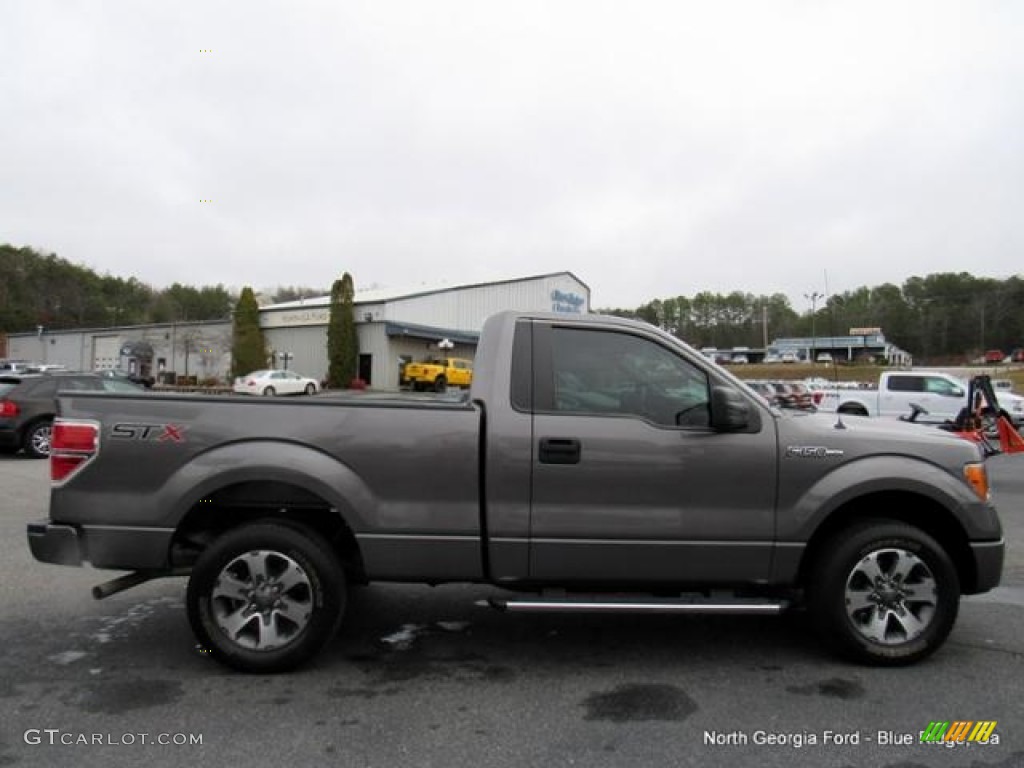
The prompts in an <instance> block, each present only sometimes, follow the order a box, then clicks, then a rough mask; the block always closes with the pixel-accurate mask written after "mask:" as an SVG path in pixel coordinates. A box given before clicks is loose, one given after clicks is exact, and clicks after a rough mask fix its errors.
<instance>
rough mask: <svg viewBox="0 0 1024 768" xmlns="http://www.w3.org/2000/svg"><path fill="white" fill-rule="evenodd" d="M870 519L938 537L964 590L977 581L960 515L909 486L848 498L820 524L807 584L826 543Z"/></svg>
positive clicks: (809, 551)
mask: <svg viewBox="0 0 1024 768" xmlns="http://www.w3.org/2000/svg"><path fill="white" fill-rule="evenodd" d="M866 520H880V521H886V522H900V523H905V524H907V525H911V526H914V527H915V528H919V529H920V530H922V531H924V532H925V533H927V534H928V535H929V536H931V537H932V538H933V539H935V540H936V541H937V542H938V543H939V545H940V546H941V547H942V548H943V549H944V550H945V551H946V553H947V554H948V555H949V557H950V559H951V560H952V561H953V565H954V566H955V567H956V570H957V576H958V578H959V580H960V584H961V588H962V591H963V592H970V591H971V590H972V589H973V587H974V585H975V584H976V583H977V578H978V574H977V569H976V566H975V562H974V558H973V557H972V555H971V548H970V544H969V540H968V535H967V531H966V530H965V529H964V527H963V525H962V524H961V523H960V521H959V520H957V518H956V516H955V515H954V514H953V513H952V512H951V511H950V510H949V509H948V508H947V507H945V506H944V505H942V504H941V503H940V502H938V501H936V500H935V499H932V498H929V497H927V496H923V495H921V494H918V493H914V492H911V491H905V490H886V491H875V492H872V493H868V494H865V495H863V496H858V497H857V498H854V499H850V500H847V501H846V502H844V503H843V504H842V505H840V506H838V507H837V508H836V509H834V510H833V511H832V512H831V513H830V514H829V515H828V517H827V518H825V520H823V521H822V523H821V524H820V525H819V526H818V527H817V529H816V530H815V531H814V533H813V534H812V535H811V537H810V539H809V540H808V541H807V545H806V547H805V548H804V551H803V556H802V557H801V560H800V566H799V570H798V575H797V580H798V583H799V584H800V585H801V586H805V585H806V583H807V579H808V577H809V576H810V573H811V572H812V570H813V566H814V562H815V558H816V557H817V555H818V553H819V552H821V551H822V549H823V547H824V545H825V544H826V543H827V542H829V541H831V540H833V539H834V538H836V537H837V536H838V535H840V533H841V532H842V531H843V530H846V529H849V528H850V527H852V526H854V525H856V524H857V523H860V522H863V521H866Z"/></svg>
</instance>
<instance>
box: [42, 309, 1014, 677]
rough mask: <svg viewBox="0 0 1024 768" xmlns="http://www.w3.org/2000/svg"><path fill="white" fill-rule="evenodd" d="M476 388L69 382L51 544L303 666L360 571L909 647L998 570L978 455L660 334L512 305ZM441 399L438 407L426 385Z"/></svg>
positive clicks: (544, 600) (516, 605)
mask: <svg viewBox="0 0 1024 768" xmlns="http://www.w3.org/2000/svg"><path fill="white" fill-rule="evenodd" d="M474 368H475V370H474V379H473V384H472V388H471V390H470V391H469V393H468V396H465V397H463V398H462V399H455V398H450V399H445V398H444V397H443V396H437V397H436V398H434V396H420V397H416V396H411V395H410V396H406V397H405V399H402V397H401V396H399V395H394V396H383V395H380V394H377V395H374V394H365V395H361V396H357V395H350V396H344V397H342V396H331V395H320V396H317V397H312V398H305V399H303V400H299V401H268V400H266V399H252V398H246V399H242V398H235V397H229V398H223V397H203V396H189V395H153V394H146V395H111V394H97V393H87V392H73V393H72V392H69V393H66V394H65V395H63V396H61V398H60V402H59V417H58V419H57V420H56V422H55V424H54V429H53V438H52V455H51V459H50V461H51V474H52V478H53V480H52V482H53V489H52V495H51V502H50V518H49V519H48V520H46V521H44V522H39V523H34V524H31V525H30V526H29V529H28V539H29V543H30V545H31V548H32V552H33V554H34V556H35V557H36V558H37V559H38V560H41V561H43V562H48V563H59V564H63V565H81V564H82V563H83V562H84V561H88V562H90V563H91V564H92V565H93V566H95V567H97V568H109V569H119V570H129V571H133V572H134V573H131V574H128V575H126V576H121V577H119V578H117V579H115V580H113V581H110V582H108V583H106V584H102V585H99V586H98V587H96V588H95V589H94V594H95V595H96V596H97V597H102V596H105V595H107V594H112V593H113V592H116V591H119V590H121V589H125V588H127V587H129V586H131V585H133V584H137V583H140V582H142V581H145V580H147V579H150V578H155V577H159V576H170V575H188V576H189V583H188V590H187V599H186V603H187V611H188V616H189V620H190V622H191V624H192V627H193V630H194V632H195V634H196V636H197V637H198V639H199V641H200V642H201V643H202V644H203V645H204V646H206V647H207V648H208V649H209V650H210V651H211V652H212V654H213V655H214V656H215V657H217V658H218V659H220V660H221V661H222V662H224V663H226V664H229V665H231V666H233V667H236V668H238V669H241V670H245V671H254V672H270V671H280V670H285V669H288V668H291V667H294V666H295V665H297V664H300V663H302V662H304V661H306V660H308V659H309V658H310V657H312V656H313V655H314V654H315V653H316V652H317V651H318V650H319V649H320V648H321V647H322V646H323V645H324V644H325V643H326V642H328V641H329V640H330V639H331V638H332V636H333V635H334V634H335V632H336V630H337V628H338V627H339V624H340V622H341V619H342V615H343V613H344V609H345V604H346V594H347V587H348V586H349V585H352V584H360V583H367V582H371V581H393V582H421V583H427V584H440V583H445V582H477V583H488V584H493V585H495V586H497V587H500V588H502V589H501V590H500V591H496V592H495V595H496V596H495V598H494V599H493V601H492V603H493V604H494V605H495V606H496V607H499V608H502V609H504V610H509V611H515V610H524V611H618V612H624V613H636V612H644V611H651V612H658V611H660V612H680V613H685V612H692V613H714V612H723V613H755V614H764V613H779V612H781V611H783V610H785V609H787V608H791V607H793V608H796V607H806V608H807V609H808V611H809V613H810V617H811V620H812V621H813V623H814V624H815V626H816V627H817V629H818V630H819V631H820V633H821V635H822V636H823V638H824V639H825V640H826V642H827V643H828V644H829V645H830V646H831V647H833V648H834V649H836V650H837V651H839V652H841V653H843V654H845V655H848V656H852V657H853V658H855V659H858V660H860V661H864V662H869V663H875V664H906V663H909V662H913V661H916V660H918V659H921V658H923V657H925V656H927V655H928V654H930V653H931V652H933V651H935V650H936V649H937V648H938V647H939V646H940V645H941V644H942V643H943V642H944V640H945V639H946V637H947V636H948V635H949V633H950V631H951V629H952V627H953V624H954V621H955V619H956V615H957V610H958V607H959V600H960V596H961V594H971V593H978V592H984V591H986V590H989V589H992V588H993V587H995V586H996V585H997V584H998V583H999V577H1000V571H1001V569H1002V561H1003V539H1002V530H1001V527H1000V523H999V519H998V516H997V514H996V511H995V509H994V508H993V506H992V505H991V504H990V502H989V490H988V479H987V474H986V469H985V464H984V462H983V459H982V456H981V454H980V452H979V448H978V447H977V446H976V445H974V444H972V443H970V442H968V441H966V440H962V439H960V438H958V437H955V436H952V435H949V434H947V433H944V432H942V431H939V430H931V429H928V428H925V427H921V426H914V425H908V424H901V423H897V422H893V423H888V422H883V421H881V420H864V419H850V420H849V421H848V422H847V423H844V422H843V421H842V417H841V416H839V417H837V416H836V415H824V414H808V413H795V412H790V413H783V412H781V411H778V410H775V409H773V408H771V407H770V406H769V405H768V404H767V403H766V402H765V401H764V400H762V399H761V398H760V397H759V396H758V395H757V394H755V393H754V392H752V391H751V390H750V389H748V388H747V387H746V386H745V385H744V384H743V383H742V382H740V381H739V380H737V379H735V378H733V377H732V376H731V375H730V374H729V373H728V372H727V371H725V370H723V369H722V368H720V367H719V366H717V365H715V364H714V363H712V362H710V361H708V360H707V359H706V358H704V357H703V356H702V355H701V354H700V353H699V352H697V351H695V350H693V349H691V348H690V347H688V346H686V345H685V344H683V343H682V342H680V341H679V340H678V339H676V338H674V337H672V336H669V335H667V334H665V333H662V332H660V331H659V330H657V329H656V328H653V327H651V326H648V325H645V324H642V323H637V322H632V321H628V320H622V319H618V318H613V317H600V316H583V317H580V316H565V315H543V314H530V313H511V312H507V313H502V314H499V315H495V316H494V317H492V318H490V319H489V320H488V321H487V323H486V324H485V326H484V329H483V333H482V337H481V340H480V346H479V350H478V354H477V357H476V361H475V366H474ZM428 398H433V399H428Z"/></svg>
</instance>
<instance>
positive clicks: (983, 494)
mask: <svg viewBox="0 0 1024 768" xmlns="http://www.w3.org/2000/svg"><path fill="white" fill-rule="evenodd" d="M964 480H966V481H967V484H968V485H969V486H971V488H972V489H973V490H974V492H975V493H976V494H977V495H978V498H979V499H981V500H982V501H988V472H987V471H986V470H985V465H984V464H983V463H982V462H978V463H976V464H966V465H964Z"/></svg>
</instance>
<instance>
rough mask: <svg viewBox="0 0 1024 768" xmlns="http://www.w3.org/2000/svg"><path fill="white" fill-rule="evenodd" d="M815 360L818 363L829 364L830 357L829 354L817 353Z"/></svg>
mask: <svg viewBox="0 0 1024 768" xmlns="http://www.w3.org/2000/svg"><path fill="white" fill-rule="evenodd" d="M815 360H817V361H818V362H819V363H831V362H832V355H831V354H830V353H829V352H819V353H818V356H817V357H816V358H815Z"/></svg>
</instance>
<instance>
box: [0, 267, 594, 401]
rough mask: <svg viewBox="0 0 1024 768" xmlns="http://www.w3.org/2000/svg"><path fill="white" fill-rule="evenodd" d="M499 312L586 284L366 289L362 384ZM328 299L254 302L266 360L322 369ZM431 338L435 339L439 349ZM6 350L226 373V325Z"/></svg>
mask: <svg viewBox="0 0 1024 768" xmlns="http://www.w3.org/2000/svg"><path fill="white" fill-rule="evenodd" d="M505 309H519V310H527V311H530V310H533V311H545V312H552V311H553V312H564V313H572V314H577V313H587V312H589V311H590V288H589V287H587V285H586V284H585V283H583V282H582V281H581V280H580V279H579V278H577V277H576V276H575V275H573V274H572V273H571V272H555V273H551V274H544V275H535V276H532V277H524V278H519V279H514V280H502V281H497V282H489V283H476V284H470V285H459V286H453V287H445V288H434V289H426V288H419V289H411V290H404V291H396V290H368V291H357V292H356V295H355V320H356V328H357V331H358V334H359V376H360V378H362V379H363V380H364V381H366V382H367V383H368V384H369V385H370V386H373V387H377V388H397V387H398V369H399V366H400V365H401V363H402V362H407V361H410V360H417V361H418V360H424V359H426V358H429V357H434V356H437V355H438V353H439V352H440V351H441V350H442V349H445V350H447V354H450V355H451V356H454V357H464V358H472V357H473V356H474V354H475V351H476V344H477V341H478V339H479V335H480V330H481V328H482V327H483V323H484V320H485V319H486V318H487V317H489V316H490V315H492V314H494V313H495V312H500V311H502V310H505ZM329 314H330V297H329V296H323V297H319V298H312V299H304V300H302V301H292V302H287V303H284V304H273V305H269V306H264V307H261V308H260V326H261V327H262V328H263V331H264V337H265V339H266V343H267V349H268V355H269V358H270V359H269V360H268V365H269V366H271V367H287V368H290V369H294V370H296V371H299V372H300V373H302V374H304V375H307V376H312V377H314V378H317V379H322V378H325V377H326V375H327V320H328V316H329ZM439 345H440V346H439ZM8 346H9V350H8V354H9V355H10V357H12V358H25V359H29V360H34V361H37V362H41V363H51V364H53V363H56V364H62V365H66V366H67V367H69V368H75V369H80V370H93V369H102V368H117V367H120V368H123V369H125V370H132V371H135V372H138V373H141V374H142V375H152V376H154V377H157V378H159V377H160V376H161V375H163V376H165V377H166V376H168V375H169V374H170V373H171V372H173V373H175V374H177V375H190V376H195V377H196V378H197V379H198V380H200V381H202V380H203V379H205V378H210V377H217V378H221V379H223V378H226V377H227V376H228V373H229V371H230V367H231V323H230V322H225V321H218V322H208V323H169V324H160V325H148V326H123V327H118V328H101V329H82V330H74V331H52V332H51V331H47V330H46V329H45V328H44V329H40V331H39V332H38V333H22V334H10V336H9V340H8Z"/></svg>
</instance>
